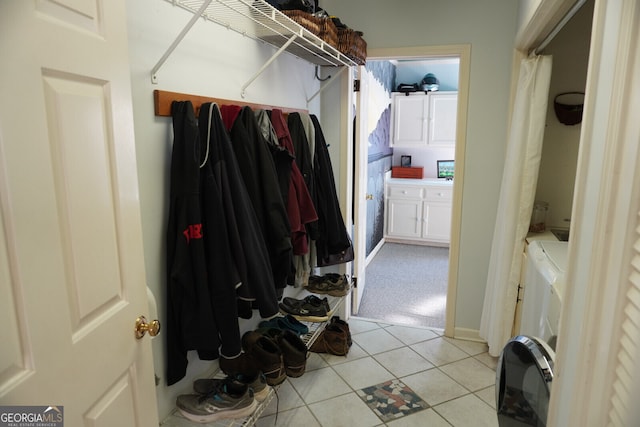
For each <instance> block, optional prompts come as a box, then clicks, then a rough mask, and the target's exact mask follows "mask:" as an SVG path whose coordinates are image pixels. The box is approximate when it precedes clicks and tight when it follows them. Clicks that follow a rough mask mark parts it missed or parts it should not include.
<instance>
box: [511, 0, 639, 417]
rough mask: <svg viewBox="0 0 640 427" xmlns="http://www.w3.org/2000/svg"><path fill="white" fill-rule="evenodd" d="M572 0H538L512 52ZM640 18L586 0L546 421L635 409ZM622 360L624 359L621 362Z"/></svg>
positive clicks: (630, 413) (625, 1) (615, 4)
mask: <svg viewBox="0 0 640 427" xmlns="http://www.w3.org/2000/svg"><path fill="white" fill-rule="evenodd" d="M574 3H575V0H543V1H542V2H541V4H540V5H539V7H538V9H537V10H536V11H535V13H534V15H533V17H532V19H531V21H530V22H529V23H528V24H527V25H526V26H525V27H524V28H523V30H522V31H521V32H520V34H519V37H518V40H516V46H517V48H518V49H519V50H520V52H519V54H520V55H525V54H526V52H528V51H529V50H531V49H533V48H535V47H536V46H537V44H538V43H539V42H540V41H541V40H542V39H544V37H545V36H546V34H548V33H549V31H551V29H552V28H553V27H554V26H555V24H556V23H557V22H558V21H559V20H560V19H561V18H562V15H563V14H564V12H566V11H567V10H569V8H570V7H571V6H572V5H573V4H574ZM639 27H640V8H639V5H638V3H637V2H636V1H635V0H619V1H603V0H595V7H594V17H593V26H592V34H591V48H590V57H589V66H588V72H587V74H588V75H587V85H586V90H585V92H586V97H585V104H584V114H583V120H582V124H581V126H582V132H581V137H580V152H579V156H578V172H577V176H576V186H575V191H574V194H575V196H574V201H573V211H572V216H571V218H572V220H571V222H572V231H571V241H570V242H569V260H568V266H567V284H566V291H565V295H564V298H563V310H562V315H561V320H560V333H559V335H558V347H557V353H556V361H555V362H556V363H555V377H554V380H553V387H552V392H551V402H550V407H549V416H548V419H547V425H549V426H563V427H564V426H585V425H594V426H596V425H597V426H601V425H624V426H626V425H637V423H638V420H639V418H640V409H639V408H638V405H637V392H638V391H640V367H639V366H638V364H637V360H638V359H639V358H640V345H639V343H640V328H638V327H637V325H636V327H635V328H634V327H633V323H632V322H631V323H627V325H625V321H626V320H627V319H628V318H631V317H633V316H636V317H638V316H640V306H639V305H638V302H637V301H636V302H635V303H634V302H633V300H632V299H631V297H632V295H634V293H633V292H636V294H635V295H637V287H638V280H637V276H638V273H639V268H638V267H637V261H636V262H635V265H634V259H636V258H637V256H638V252H639V251H638V249H637V245H638V241H639V240H640V237H639V235H638V231H637V230H638V228H639V227H640V220H639V219H638V214H639V212H640V152H639V144H638V141H640V122H639V121H638V117H640V102H639V101H638V100H639V99H640V33H639V31H638V28H639ZM516 67H517V66H516ZM634 245H635V246H634ZM629 326H630V327H629ZM625 360H630V361H632V363H631V366H629V365H627V366H626V367H625V368H626V370H625V369H621V366H622V365H623V363H624V361H625ZM629 368H630V369H629ZM603 396H606V397H605V398H603Z"/></svg>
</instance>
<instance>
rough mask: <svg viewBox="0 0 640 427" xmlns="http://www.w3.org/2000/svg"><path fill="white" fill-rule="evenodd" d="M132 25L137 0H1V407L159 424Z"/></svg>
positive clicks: (84, 419) (84, 421)
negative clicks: (129, 18)
mask: <svg viewBox="0 0 640 427" xmlns="http://www.w3.org/2000/svg"><path fill="white" fill-rule="evenodd" d="M126 30H127V28H126V9H125V2H124V1H123V0H108V1H95V0H55V1H48V0H38V1H36V0H32V1H1V2H0V57H1V58H2V66H1V67H0V93H1V94H2V95H1V97H0V207H1V208H2V209H1V213H0V294H1V295H2V297H1V298H0V325H1V326H0V342H1V344H0V346H1V348H2V350H0V405H1V406H6V405H38V406H41V405H42V406H45V407H47V406H57V407H58V409H61V410H63V415H64V421H65V423H64V425H65V426H67V427H75V426H109V427H112V426H141V427H142V426H143V427H149V426H153V425H158V419H157V418H158V415H157V409H156V397H155V388H154V372H153V366H152V357H151V343H150V341H149V337H148V336H147V337H145V338H144V339H141V340H137V339H136V338H135V336H134V323H135V321H136V318H137V317H138V316H140V315H144V314H147V313H146V312H147V310H148V308H147V306H148V304H147V299H146V284H145V271H144V263H143V248H142V232H141V224H140V210H139V195H138V181H137V172H136V158H135V146H134V136H133V114H132V108H131V87H130V77H129V63H128V51H127V31H126ZM60 407H62V408H60Z"/></svg>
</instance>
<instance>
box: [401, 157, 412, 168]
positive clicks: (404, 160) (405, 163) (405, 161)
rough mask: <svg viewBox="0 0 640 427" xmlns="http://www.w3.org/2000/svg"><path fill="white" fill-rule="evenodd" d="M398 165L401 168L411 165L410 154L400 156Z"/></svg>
mask: <svg viewBox="0 0 640 427" xmlns="http://www.w3.org/2000/svg"><path fill="white" fill-rule="evenodd" d="M400 166H402V167H403V168H410V167H411V156H400Z"/></svg>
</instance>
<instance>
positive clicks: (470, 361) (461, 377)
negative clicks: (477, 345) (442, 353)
mask: <svg viewBox="0 0 640 427" xmlns="http://www.w3.org/2000/svg"><path fill="white" fill-rule="evenodd" d="M440 370H441V371H442V372H444V373H445V374H447V375H449V376H450V377H451V378H453V379H454V380H456V381H457V382H459V383H460V384H462V385H463V386H464V387H466V388H467V389H469V390H470V391H477V390H480V389H482V388H485V387H489V386H490V385H492V384H495V382H496V373H495V371H493V370H492V369H490V368H488V367H487V366H485V365H484V364H483V363H480V362H478V361H477V360H476V359H474V358H473V357H469V358H467V359H462V360H459V361H457V362H453V363H450V364H448V365H444V366H441V367H440Z"/></svg>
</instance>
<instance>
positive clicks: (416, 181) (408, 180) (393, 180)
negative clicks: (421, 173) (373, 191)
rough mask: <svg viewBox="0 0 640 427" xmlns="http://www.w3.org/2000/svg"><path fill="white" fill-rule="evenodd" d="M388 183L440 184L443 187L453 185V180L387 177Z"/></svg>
mask: <svg viewBox="0 0 640 427" xmlns="http://www.w3.org/2000/svg"><path fill="white" fill-rule="evenodd" d="M387 182H388V183H389V184H406V185H441V186H443V187H453V180H451V181H447V180H446V179H438V178H423V179H412V178H388V179H387Z"/></svg>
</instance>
